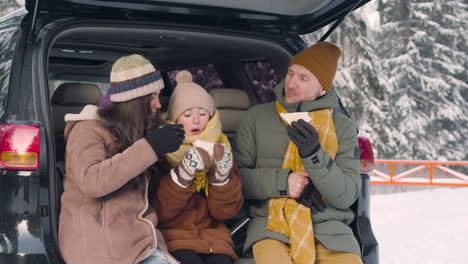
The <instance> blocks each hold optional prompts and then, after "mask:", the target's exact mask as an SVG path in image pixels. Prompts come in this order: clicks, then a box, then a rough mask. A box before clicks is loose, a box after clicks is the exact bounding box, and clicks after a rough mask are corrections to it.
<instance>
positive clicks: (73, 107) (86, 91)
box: [51, 83, 102, 254]
mask: <svg viewBox="0 0 468 264" xmlns="http://www.w3.org/2000/svg"><path fill="white" fill-rule="evenodd" d="M101 98H102V92H101V90H100V89H99V86H97V85H96V84H90V83H63V84H61V85H60V86H59V87H57V89H56V90H55V92H54V94H53V95H52V98H51V107H52V116H53V122H54V130H55V131H54V134H55V172H56V173H55V179H54V184H55V192H54V193H53V196H54V198H55V199H52V200H51V208H56V214H55V217H52V218H51V222H52V229H53V232H52V233H53V236H54V240H55V243H56V245H57V246H58V236H57V235H58V224H59V217H60V211H61V196H62V193H63V177H64V176H65V139H64V129H65V125H66V123H65V119H64V117H65V114H67V113H74V114H76V113H79V112H81V110H82V109H83V107H84V106H85V105H88V104H96V103H97V102H98V101H99V100H100V99H101ZM59 254H60V253H59Z"/></svg>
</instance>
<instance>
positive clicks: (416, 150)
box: [304, 0, 468, 160]
mask: <svg viewBox="0 0 468 264" xmlns="http://www.w3.org/2000/svg"><path fill="white" fill-rule="evenodd" d="M467 11H468V5H467V3H466V1H463V0H436V1H422V0H409V1H408V0H393V1H388V0H374V1H371V2H369V3H368V4H367V5H366V6H364V7H363V8H361V9H360V10H358V11H356V12H354V13H353V14H352V15H350V16H349V17H348V18H347V19H346V20H345V22H344V23H343V24H342V25H341V26H340V27H339V29H338V30H337V31H335V32H334V33H333V34H332V35H331V36H330V37H329V39H328V40H329V41H331V42H333V43H336V44H337V45H338V46H340V47H342V50H343V57H342V59H341V63H340V66H341V68H340V70H339V72H338V73H337V76H336V79H335V83H334V85H335V87H336V89H337V91H338V93H339V94H340V98H341V100H342V101H343V104H344V105H345V106H346V108H347V109H348V111H349V112H350V114H351V115H352V117H353V119H354V120H356V121H357V122H358V127H359V129H360V133H361V135H364V136H366V137H368V138H370V139H371V141H372V143H373V145H374V151H376V152H377V155H376V157H377V158H380V159H421V160H426V159H427V160H467V159H468V152H467V151H466V149H467V148H468V141H467V140H466V135H467V134H468V115H467V114H466V113H467V111H468V103H467V100H468V83H467V80H468V72H467V66H468V55H467V51H468V47H467V37H468V29H467V28H468V12H467ZM324 30H325V29H324ZM322 34H323V31H321V32H317V33H314V34H310V35H306V36H304V38H305V39H306V40H307V41H308V42H309V43H314V42H315V41H317V39H319V38H320V36H321V35H322Z"/></svg>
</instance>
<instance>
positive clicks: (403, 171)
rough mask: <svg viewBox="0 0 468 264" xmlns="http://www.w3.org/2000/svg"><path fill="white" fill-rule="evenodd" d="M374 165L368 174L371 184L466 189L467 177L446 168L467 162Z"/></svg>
mask: <svg viewBox="0 0 468 264" xmlns="http://www.w3.org/2000/svg"><path fill="white" fill-rule="evenodd" d="M374 163H375V168H374V170H373V171H372V172H371V173H370V174H369V175H370V178H371V183H372V184H396V185H398V184H400V185H433V186H466V187H468V175H466V174H464V173H462V172H458V171H456V170H454V169H451V168H448V167H447V166H450V167H457V168H458V166H468V161H427V160H375V161H374ZM383 170H385V172H383ZM465 171H468V170H465Z"/></svg>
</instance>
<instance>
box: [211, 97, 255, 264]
mask: <svg viewBox="0 0 468 264" xmlns="http://www.w3.org/2000/svg"><path fill="white" fill-rule="evenodd" d="M210 95H211V97H213V101H214V104H215V107H216V108H217V109H218V111H219V117H220V119H221V124H222V126H223V133H224V134H226V136H228V138H229V140H230V141H231V142H232V140H233V138H234V136H235V134H236V129H237V127H238V126H239V124H240V122H241V121H242V119H243V118H244V117H245V115H246V114H247V110H248V109H249V107H250V100H249V97H248V96H247V93H246V92H245V91H243V90H240V89H232V88H217V89H213V90H211V91H210ZM246 220H247V221H246ZM247 222H248V218H246V216H245V213H244V212H240V213H239V214H238V216H236V217H235V219H231V220H230V221H228V222H226V224H227V225H228V227H230V229H231V230H232V231H233V232H232V234H233V240H234V242H235V243H237V245H236V247H235V249H236V251H237V253H238V254H239V253H240V251H241V250H242V244H243V242H244V241H243V240H245V234H241V235H239V233H242V232H245V230H246V227H247V225H246V223H247ZM234 230H236V231H237V232H236V231H234ZM234 233H235V234H234ZM254 263H255V262H254V260H253V259H250V258H239V259H238V260H237V261H236V262H235V264H254Z"/></svg>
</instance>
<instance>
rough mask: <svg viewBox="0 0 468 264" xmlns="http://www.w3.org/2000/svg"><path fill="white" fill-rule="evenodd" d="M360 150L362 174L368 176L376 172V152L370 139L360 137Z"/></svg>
mask: <svg viewBox="0 0 468 264" xmlns="http://www.w3.org/2000/svg"><path fill="white" fill-rule="evenodd" d="M358 143H359V148H360V149H361V155H360V156H359V159H360V160H361V174H367V173H370V172H371V171H373V170H374V151H373V150H372V144H371V143H370V141H369V139H367V138H365V137H358Z"/></svg>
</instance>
